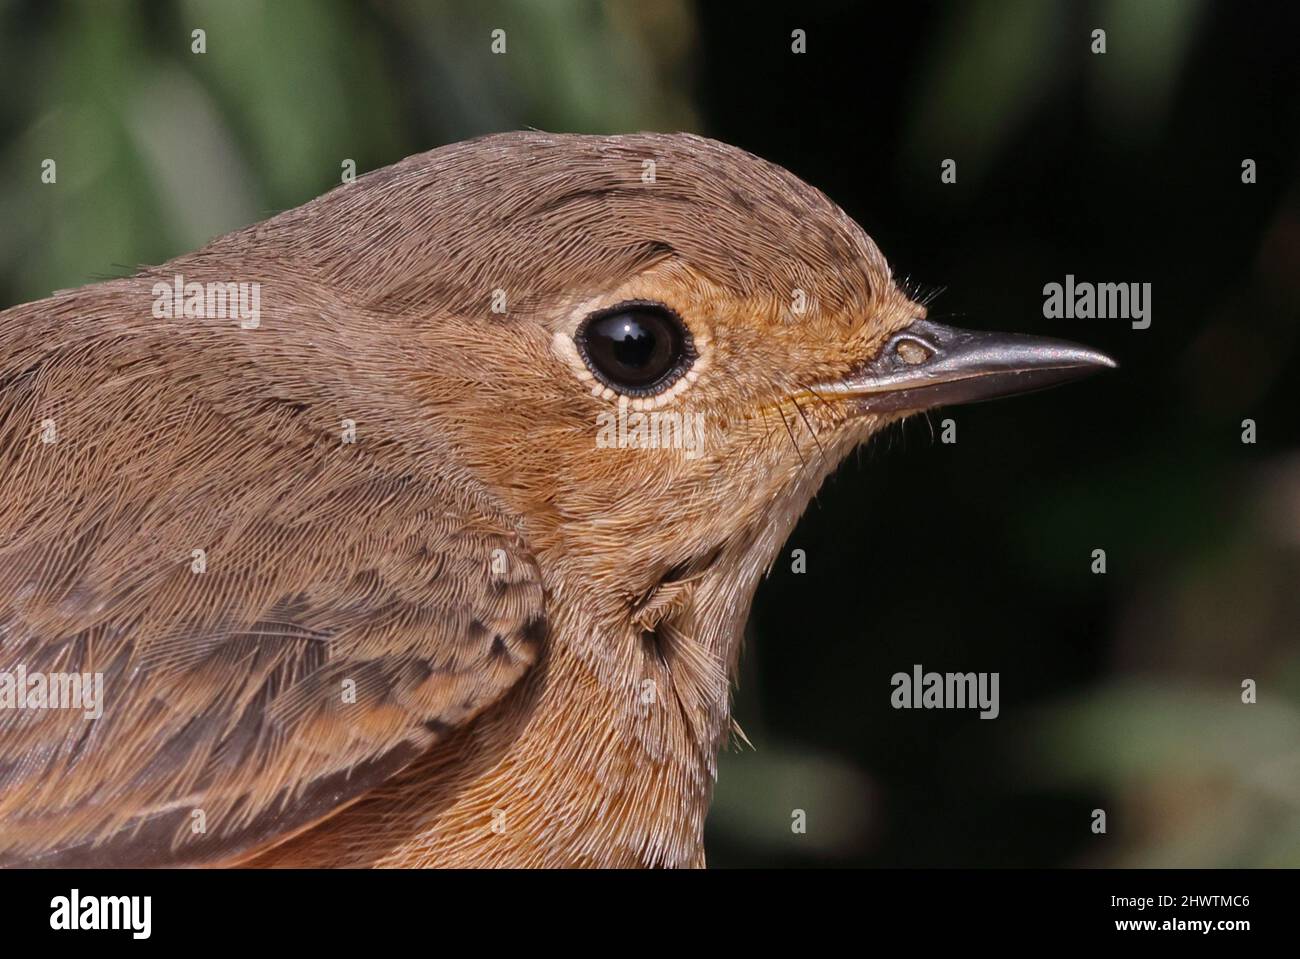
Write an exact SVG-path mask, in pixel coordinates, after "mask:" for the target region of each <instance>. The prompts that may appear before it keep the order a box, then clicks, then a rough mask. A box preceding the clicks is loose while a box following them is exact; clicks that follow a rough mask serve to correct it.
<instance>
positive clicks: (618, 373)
mask: <svg viewBox="0 0 1300 959" xmlns="http://www.w3.org/2000/svg"><path fill="white" fill-rule="evenodd" d="M584 340H585V342H586V347H587V358H588V360H589V362H590V363H591V365H592V366H594V367H595V368H596V371H597V372H598V373H600V374H601V375H602V376H604V377H605V378H606V379H607V380H608V381H609V383H610V385H612V386H615V387H627V388H632V389H645V388H647V387H650V386H653V385H654V384H656V383H657V382H658V381H659V380H662V379H663V378H664V377H666V376H667V375H669V374H670V373H672V372H673V371H674V370H676V369H677V366H678V364H679V363H680V362H681V359H682V355H683V353H684V352H685V349H684V340H683V337H682V331H681V327H680V326H679V325H678V323H677V321H676V320H675V319H674V318H673V317H670V316H667V315H665V314H663V313H659V312H655V311H653V310H648V309H629V310H620V311H619V312H617V313H611V314H610V315H608V316H602V317H598V318H597V319H595V320H592V321H591V323H589V324H588V325H587V329H586V331H585V333H584Z"/></svg>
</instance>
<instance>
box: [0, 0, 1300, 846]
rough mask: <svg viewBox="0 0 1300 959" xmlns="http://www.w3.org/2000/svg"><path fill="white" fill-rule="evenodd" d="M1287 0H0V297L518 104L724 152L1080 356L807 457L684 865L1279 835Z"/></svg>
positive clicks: (1296, 112)
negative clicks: (901, 678)
mask: <svg viewBox="0 0 1300 959" xmlns="http://www.w3.org/2000/svg"><path fill="white" fill-rule="evenodd" d="M1296 10H1297V7H1296V5H1295V4H1290V3H1286V4H1283V3H1278V4H1276V5H1273V4H1263V3H1258V4H1256V3H1251V4H1241V3H1236V4H1233V3H1220V4H1214V3H1200V2H1189V0H1132V2H1106V3H1083V2H1078V3H1066V2H1051V0H1014V2H1013V0H1008V2H993V0H985V2H968V0H954V2H936V3H897V2H896V3H847V2H845V3H808V2H804V3H798V4H791V5H788V6H785V7H782V6H780V5H771V6H766V5H763V4H754V3H744V4H730V3H727V4H723V3H717V4H703V3H701V4H691V3H688V2H685V0H661V2H643V3H633V2H630V0H629V2H622V0H613V2H607V3H596V2H577V0H573V2H557V3H547V4H542V3H535V2H531V0H516V2H499V0H498V2H485V3H474V4H468V3H467V4H452V3H413V2H378V0H376V2H370V3H307V2H275V3H262V2H253V0H233V2H229V3H209V2H193V3H184V2H181V3H167V4H163V3H141V4H128V3H96V4H91V3H84V4H77V3H36V2H17V0H0V84H3V88H4V89H5V90H6V91H7V95H6V97H5V98H4V100H3V102H0V223H3V224H4V229H3V231H0V306H9V305H12V304H14V303H18V302H23V301H25V300H29V299H35V298H38V297H41V296H44V295H47V294H48V293H49V292H50V291H51V290H53V289H56V288H62V287H68V286H75V285H80V284H82V283H86V282H91V281H93V280H95V279H99V278H103V277H106V276H113V275H120V274H122V273H126V272H129V271H130V270H131V269H132V268H133V267H134V265H136V264H139V263H152V262H161V261H163V260H165V259H167V258H169V257H171V256H174V255H176V254H178V253H181V252H184V251H186V250H189V249H192V248H194V247H197V246H199V245H201V244H202V243H204V242H206V241H207V240H208V239H209V238H211V237H212V236H214V235H217V234H219V233H222V232H225V231H227V230H230V229H234V228H236V227H239V226H243V225H245V224H246V223H249V222H253V221H255V220H258V219H261V218H263V217H265V216H267V215H270V214H271V213H273V212H275V211H277V210H279V209H284V208H288V207H292V206H296V205H298V204H300V203H303V202H306V201H307V200H309V199H311V198H312V197H314V196H316V195H318V194H319V193H321V192H323V191H325V190H326V189H329V188H330V187H331V186H333V185H334V184H336V183H337V182H338V179H339V170H340V163H341V161H342V160H344V159H345V158H351V159H354V160H355V161H356V164H357V169H358V172H359V173H360V172H365V171H367V170H370V169H374V168H376V167H379V166H382V165H384V164H387V163H390V162H393V161H395V160H397V159H400V158H401V157H403V156H406V155H408V154H410V153H413V152H417V151H420V150H426V149H430V148H433V147H436V146H440V145H442V144H445V143H449V142H453V141H455V140H458V139H463V138H465V137H468V136H474V135H478V134H481V133H487V132H494V131H499V130H506V129H516V128H519V127H523V126H535V127H539V128H543V129H550V130H561V131H574V132H605V133H613V132H627V131H632V130H642V129H650V130H677V129H687V130H693V131H696V132H699V133H703V134H706V135H709V136H713V137H717V138H719V139H722V140H727V141H729V142H732V143H735V144H737V145H739V146H742V147H744V148H746V149H749V150H751V151H753V152H755V153H757V154H759V155H761V156H764V157H766V158H767V159H770V160H773V161H775V162H777V163H780V164H782V165H784V166H786V167H788V168H789V169H791V170H792V171H793V172H795V173H796V174H798V175H800V176H801V177H803V178H804V179H806V180H808V181H809V182H811V183H813V184H814V185H816V186H818V187H820V188H821V189H823V190H825V191H826V192H827V193H828V194H829V195H830V196H831V197H832V198H833V199H834V200H836V201H837V202H839V203H840V204H841V205H842V206H843V207H844V208H845V209H846V210H847V211H848V212H849V213H850V214H851V215H852V216H854V217H855V218H856V219H857V220H858V221H859V222H860V223H861V224H862V225H863V226H864V227H865V228H866V230H867V231H868V232H869V233H870V234H871V235H872V236H873V237H874V238H875V240H876V241H877V242H878V243H879V244H880V246H881V247H882V248H883V249H884V251H885V253H886V254H887V255H888V256H889V258H890V260H891V262H892V263H893V265H894V268H895V271H896V273H897V274H898V275H899V276H900V277H907V278H909V282H910V283H912V284H913V285H914V287H915V288H919V289H920V290H922V291H924V292H934V291H940V290H941V291H942V292H940V293H939V294H938V295H937V297H936V298H935V299H934V301H933V303H932V304H931V307H930V309H931V316H932V317H935V318H938V319H941V320H944V321H948V322H953V323H956V324H958V325H965V326H970V327H975V328H988V329H1009V330H1021V331H1026V332H1035V333H1044V334H1048V335H1059V336H1064V337H1067V338H1071V339H1076V340H1079V341H1081V342H1085V343H1087V344H1089V345H1091V346H1095V347H1099V348H1101V349H1104V350H1106V351H1108V352H1109V353H1111V354H1112V355H1114V356H1115V357H1116V358H1117V359H1118V360H1119V362H1120V364H1121V368H1120V369H1119V370H1118V371H1116V372H1113V373H1110V374H1107V375H1105V376H1102V377H1098V378H1096V379H1093V380H1090V381H1087V382H1085V383H1082V384H1078V385H1075V386H1071V387H1069V388H1065V389H1061V390H1057V391H1053V392H1050V393H1044V394H1042V395H1038V396H1033V397H1025V398H1019V399H1014V400H1007V401H1002V402H998V403H995V404H988V405H984V406H977V407H970V408H961V409H955V410H950V411H941V412H938V413H935V414H931V416H930V417H929V418H928V422H927V419H925V418H916V419H914V420H912V421H909V422H908V423H905V424H903V425H902V426H900V427H897V428H895V429H893V430H892V431H890V432H889V433H888V434H887V435H886V436H884V437H881V438H879V439H877V440H875V441H874V442H873V443H872V444H871V445H870V446H869V447H868V448H866V449H865V450H864V451H863V452H862V453H861V454H860V455H859V456H858V457H857V458H856V459H855V460H853V461H851V462H849V463H847V464H846V465H845V466H844V467H843V468H842V469H841V470H840V472H839V474H838V475H837V476H836V477H835V478H833V479H832V480H831V481H830V482H829V483H828V485H827V487H826V488H825V489H824V490H823V491H822V494H821V495H820V497H819V498H818V500H817V502H816V503H815V504H814V506H813V507H812V509H811V510H810V511H809V513H808V515H807V516H806V517H805V518H804V520H803V521H802V523H801V524H800V525H799V527H798V529H797V530H796V532H795V534H794V535H793V537H792V538H791V542H790V543H789V545H788V547H787V549H786V551H785V552H784V553H783V554H782V556H781V557H780V558H779V559H778V561H777V563H776V565H775V567H774V569H773V572H772V575H771V577H770V579H769V580H768V581H767V582H766V583H765V584H764V585H763V586H762V587H761V589H760V591H759V594H758V599H757V602H756V604H755V608H754V615H753V618H752V620H751V623H750V628H749V641H748V649H747V652H746V656H745V660H744V668H743V675H742V681H741V687H740V691H739V693H738V695H737V714H738V718H739V720H740V723H741V725H742V726H743V727H744V729H745V732H746V733H747V735H748V737H749V739H750V740H752V742H753V744H754V747H755V748H754V749H750V748H748V747H746V746H743V745H738V746H737V748H736V749H735V750H733V751H729V752H728V753H727V754H725V755H724V756H723V759H722V763H721V773H720V778H719V785H718V794H717V801H716V803H715V806H714V812H713V815H712V818H711V820H710V828H709V850H710V860H711V862H712V863H713V864H714V865H720V866H730V865H759V864H763V865H767V864H776V865H854V864H867V865H888V866H918V865H954V866H956V865H977V866H984V865H990V866H1005V865H1012V866H1018V865H1078V864H1084V865H1091V864H1116V865H1180V866H1216V865H1237V866H1251V865H1298V864H1300V646H1298V644H1297V639H1298V638H1300V599H1298V598H1297V591H1296V586H1297V582H1298V580H1300V576H1298V574H1300V424H1298V422H1297V408H1298V406H1300V393H1298V387H1297V373H1298V372H1300V370H1298V364H1297V353H1296V340H1297V334H1298V333H1300V57H1298V56H1297V53H1296V42H1297V37H1298V36H1300V15H1298V14H1297V13H1296ZM196 27H201V28H203V29H205V30H206V31H207V52H206V53H204V54H194V53H192V52H191V49H190V44H191V30H192V29H194V28H196ZM497 27H500V28H503V29H506V30H507V36H508V48H507V50H508V52H507V54H506V55H504V56H493V55H492V54H491V53H490V50H489V44H490V31H491V30H492V29H494V28H497ZM796 28H798V29H803V30H805V31H806V33H807V52H806V53H804V54H794V53H792V52H791V31H792V30H794V29H796ZM1094 28H1104V29H1105V30H1106V32H1107V38H1106V43H1107V52H1106V53H1105V54H1101V55H1097V54H1093V53H1092V52H1091V51H1090V46H1091V43H1092V39H1091V31H1092V30H1093V29H1094ZM46 157H53V158H57V160H58V164H59V166H58V171H59V179H58V183H57V185H46V184H41V182H40V178H39V175H40V164H41V160H42V159H43V158H46ZM945 158H953V159H955V160H956V161H957V182H956V183H955V184H942V183H941V182H940V178H939V172H940V162H941V161H942V160H943V159H945ZM1245 158H1251V159H1253V160H1255V161H1256V163H1257V165H1258V182H1257V183H1254V184H1249V185H1248V184H1243V183H1242V181H1241V169H1242V166H1241V165H1242V161H1243V159H1245ZM1067 273H1072V274H1074V275H1075V276H1076V278H1077V279H1078V280H1080V281H1091V282H1137V283H1144V282H1149V283H1151V284H1152V288H1153V290H1152V304H1153V321H1152V325H1151V327H1150V328H1149V329H1146V330H1134V329H1132V328H1131V327H1130V325H1129V323H1128V321H1126V320H1120V319H1109V320H1099V319H1092V320H1085V319H1075V320H1047V319H1044V318H1043V292H1042V290H1043V286H1044V284H1046V283H1049V282H1063V281H1064V278H1065V275H1066V274H1067ZM949 417H950V418H952V419H953V420H954V421H955V422H956V424H957V440H958V441H957V443H956V444H953V445H945V444H942V443H940V442H939V440H938V433H939V430H940V422H941V421H942V420H943V419H945V418H949ZM1246 418H1250V419H1253V420H1254V421H1255V422H1256V424H1257V430H1258V442H1257V443H1255V444H1253V445H1247V444H1244V443H1243V442H1242V439H1241V435H1242V420H1243V419H1246ZM795 548H799V549H803V550H805V551H806V554H807V563H808V567H807V572H806V573H804V574H801V575H800V574H795V573H793V572H792V571H791V564H790V558H789V550H790V549H795ZM1098 548H1100V549H1104V550H1105V551H1106V556H1107V572H1106V573H1105V574H1104V575H1096V574H1094V573H1093V572H1092V571H1091V564H1092V551H1093V550H1094V549H1098ZM915 663H920V664H922V665H923V666H924V667H925V668H926V669H934V670H938V671H966V670H977V671H996V672H999V673H1000V675H1001V690H1000V691H1001V715H1000V717H999V718H998V719H997V720H993V721H981V720H979V719H978V718H977V717H976V715H975V714H974V713H973V712H960V711H951V710H943V711H896V710H894V709H892V708H891V707H890V693H891V691H892V690H891V687H890V683H889V680H890V676H891V675H892V674H893V673H895V672H898V671H904V672H906V671H910V669H911V667H912V665H913V664H915ZM1247 678H1250V679H1253V680H1255V681H1256V682H1257V684H1258V689H1259V693H1258V699H1259V701H1258V703H1256V704H1254V705H1243V704H1242V702H1241V683H1242V681H1243V680H1244V679H1247ZM1097 808H1101V809H1105V810H1106V812H1107V816H1108V822H1107V825H1108V832H1107V833H1106V835H1104V836H1098V835H1095V834H1094V833H1093V832H1092V831H1091V828H1090V827H1091V824H1092V810H1094V809H1097ZM795 809H802V810H804V811H805V812H806V814H807V832H806V833H803V834H796V833H794V832H792V830H791V828H790V823H791V815H792V811H793V810H795Z"/></svg>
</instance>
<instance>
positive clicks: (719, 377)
mask: <svg viewBox="0 0 1300 959" xmlns="http://www.w3.org/2000/svg"><path fill="white" fill-rule="evenodd" d="M260 229H261V230H262V233H261V234H260V235H259V242H261V243H263V244H270V245H272V246H277V245H278V244H279V239H280V236H281V234H283V238H284V242H285V243H292V244H293V245H294V247H295V248H296V250H297V251H298V253H297V257H298V262H299V263H302V262H304V261H305V262H307V264H308V265H309V266H310V273H311V274H312V275H314V276H316V277H319V278H321V279H322V280H324V281H326V282H327V283H328V285H329V290H330V296H331V297H332V298H334V299H335V300H336V301H337V302H338V304H339V307H340V309H342V310H344V311H346V312H347V315H348V316H350V317H353V320H351V321H349V322H360V321H359V320H356V319H355V318H357V317H361V318H370V320H371V321H372V322H369V323H368V328H369V329H370V330H372V331H376V333H375V335H388V334H395V336H394V337H393V338H392V340H391V347H390V349H389V353H390V355H389V356H388V358H387V362H388V363H389V364H390V366H391V368H392V369H394V370H398V371H400V376H401V379H402V382H401V383H400V384H391V383H390V384H388V385H387V386H384V387H376V390H377V391H382V390H383V389H388V390H393V391H397V392H401V393H403V394H404V395H408V396H410V397H411V398H412V402H413V404H414V405H413V411H412V412H411V413H410V414H409V415H410V416H413V417H414V418H416V419H418V420H420V421H421V422H422V423H423V424H424V427H425V428H426V430H427V431H428V432H429V433H436V434H438V435H439V436H443V437H446V438H448V439H449V445H448V446H447V447H446V448H445V449H446V450H449V453H448V455H450V456H451V457H453V459H454V462H453V463H451V464H450V468H452V469H454V470H456V471H458V472H460V473H462V474H463V475H464V476H466V477H467V478H470V479H471V480H472V481H473V482H475V483H477V484H481V485H482V486H483V487H484V488H486V489H487V490H488V491H489V492H490V494H491V495H492V497H493V498H494V499H495V500H496V501H497V502H499V503H500V504H501V506H502V507H503V509H504V510H505V512H506V513H507V514H509V515H510V516H512V517H514V518H515V520H516V522H517V525H518V529H519V532H520V534H521V535H522V537H523V538H524V539H525V540H526V541H527V543H528V544H529V546H530V548H531V549H532V550H533V551H534V553H535V555H536V556H537V558H538V562H539V566H540V568H541V570H542V574H543V577H544V580H545V582H546V585H547V589H548V590H549V591H550V592H551V593H552V595H554V596H557V597H562V598H563V599H564V600H565V603H564V604H563V608H565V609H568V610H570V611H571V612H570V613H569V614H568V615H570V616H571V617H575V620H574V622H572V623H570V624H569V626H570V628H569V629H568V630H567V633H566V635H568V636H571V637H582V639H581V640H580V641H581V642H583V643H586V644H588V646H587V647H586V648H584V649H583V650H582V651H581V652H582V654H583V655H584V656H587V657H588V658H591V659H593V660H598V661H603V660H604V659H608V660H610V661H611V662H613V663H615V664H616V665H617V669H620V670H622V673H623V674H625V676H626V677H631V676H640V675H642V674H643V667H642V665H640V664H639V661H638V657H639V656H641V655H642V652H643V651H644V650H645V648H646V646H647V644H646V642H645V640H646V637H653V638H655V640H656V642H655V643H653V644H651V645H653V646H654V649H655V652H656V654H657V657H658V658H659V659H664V658H665V657H667V658H671V657H672V656H673V655H675V654H674V653H673V651H672V648H673V647H674V644H675V648H676V649H677V650H678V654H680V651H681V650H682V649H684V648H687V647H686V645H685V644H688V643H689V644H693V646H692V647H691V648H694V649H695V650H696V654H692V655H688V656H686V657H685V658H686V659H687V660H689V661H691V662H695V663H696V664H697V665H698V664H700V663H707V666H702V667H700V668H701V669H703V670H704V672H706V673H708V674H709V676H710V677H712V678H709V679H706V678H705V677H703V676H697V677H696V685H697V686H699V687H700V688H701V690H703V687H705V686H708V687H710V688H711V689H712V690H713V692H710V693H708V694H707V695H706V694H705V693H703V692H701V698H702V699H708V697H709V696H713V695H717V688H718V687H719V686H721V687H725V678H720V677H722V674H725V673H726V672H728V671H729V667H732V666H734V661H735V651H736V648H737V646H738V637H739V633H740V631H741V628H742V626H743V622H744V618H745V615H746V613H747V611H748V606H749V602H750V599H751V598H752V594H753V590H754V589H755V587H756V584H757V581H758V579H759V578H760V577H761V574H762V572H763V571H764V570H765V569H766V568H767V567H768V566H769V565H770V563H771V562H772V560H773V559H774V557H775V555H776V553H777V551H778V550H779V548H780V546H781V544H782V542H783V541H784V540H785V538H786V537H787V536H788V534H789V532H790V531H791V529H792V527H793V525H794V523H795V521H796V520H797V518H798V516H799V515H800V513H801V512H802V511H803V509H804V507H805V506H806V505H807V503H808V502H809V500H810V498H811V497H812V496H813V495H814V493H815V492H816V490H817V488H818V486H819V484H820V483H821V481H822V480H823V479H824V478H825V476H826V475H827V474H828V473H829V472H830V471H831V470H833V469H834V468H835V466H836V465H837V464H838V463H839V462H840V461H841V460H842V459H843V458H844V457H845V456H846V455H847V454H848V453H849V452H850V451H851V450H852V449H854V447H856V446H857V445H858V444H860V443H862V442H863V441H864V440H866V439H868V438H869V437H870V436H871V435H872V434H873V433H876V432H877V431H879V430H880V429H881V428H882V427H884V426H886V425H887V424H889V423H890V422H892V421H895V420H898V419H900V418H902V417H905V416H907V415H909V414H911V413H915V412H918V411H923V410H926V409H929V408H932V407H934V406H937V405H940V404H948V403H956V402H967V401H973V400H983V399H989V398H993V397H997V396H1002V395H1006V394H1009V393H1015V392H1020V391H1024V390H1029V389H1037V388H1041V387H1044V386H1048V385H1052V384H1055V383H1060V382H1064V381H1067V380H1070V379H1074V378H1076V377H1079V376H1082V375H1084V374H1087V373H1090V372H1093V371H1095V370H1097V369H1099V368H1102V367H1106V366H1111V365H1113V363H1112V362H1111V361H1110V360H1109V359H1108V358H1107V357H1105V356H1104V355H1102V354H1100V353H1097V352H1095V351H1092V350H1089V349H1084V348H1081V347H1077V346H1073V345H1071V344H1066V343H1062V342H1058V341H1051V340H1045V339H1040V338H1034V337H1027V336H1014V335H1002V334H990V333H974V332H963V331H959V330H955V329H951V328H948V327H945V326H941V325H939V324H937V323H933V322H931V321H929V320H928V319H926V310H925V308H924V306H923V305H922V304H920V303H918V302H916V301H915V300H914V299H912V298H911V297H909V296H908V295H907V294H906V293H905V292H904V291H903V290H902V289H901V288H900V286H899V285H898V284H897V283H896V282H895V281H894V280H893V278H892V276H891V273H890V269H889V266H888V264H887V262H886V260H885V257H884V256H883V255H882V253H881V251H880V250H879V249H878V248H877V246H876V244H875V243H874V242H873V241H872V240H871V239H870V238H869V237H868V236H867V235H866V234H865V233H864V232H863V230H862V229H861V228H860V227H859V226H858V225H857V224H856V223H855V222H854V221H853V220H852V219H851V218H850V217H849V216H848V215H847V214H845V213H844V211H842V210H841V209H840V208H839V207H838V206H836V205H835V204H834V203H832V202H831V201H830V200H829V199H827V197H826V196H825V195H823V194H822V193H821V192H820V191H818V190H816V189H814V188H813V187H811V186H809V185H807V184H806V183H804V182H802V181H801V180H799V179H798V178H797V177H795V176H793V175H792V174H790V173H789V172H787V171H785V170H783V169H781V168H780V167H777V166H775V165H773V164H771V163H768V162H765V161H763V160H761V159H759V158H757V157H755V156H752V155H751V154H748V153H746V152H744V151H742V150H739V149H736V148H734V147H730V146H727V145H725V144H721V143H718V142H715V141H712V140H707V139H703V138H700V137H697V136H690V135H655V134H644V135H635V136H612V137H598V136H564V135H551V134H545V133H540V132H528V133H517V134H508V135H501V136H492V137H487V138H483V139H479V140H474V141H469V142H467V143H462V144H456V145H454V146H451V147H445V148H442V149H440V150H436V151H433V152H432V153H429V154H424V155H419V156H415V157H412V158H410V159H408V160H406V161H403V162H402V163H399V164H397V165H395V166H392V167H388V168H385V169H384V170H381V171H378V172H376V173H375V174H371V175H370V176H368V177H364V178H362V179H360V180H358V181H357V182H356V183H354V184H351V185H348V186H344V187H340V188H338V189H336V190H334V191H333V192H332V193H330V194H328V195H327V196H326V197H324V198H322V199H321V200H319V201H317V202H316V203H313V204H310V205H309V206H307V207H304V208H301V209H300V210H297V211H291V212H290V213H288V214H285V215H283V216H282V217H279V218H277V219H275V220H272V221H270V222H269V223H268V224H265V225H263V227H261V228H260ZM304 241H306V242H304ZM367 355H373V354H367ZM552 634H553V635H555V631H554V630H553V632H552ZM665 637H667V638H665ZM673 637H676V639H673ZM652 658H655V657H652ZM610 668H611V669H612V668H615V667H612V666H611V667H610ZM722 695H723V698H725V693H724V694H722Z"/></svg>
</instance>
